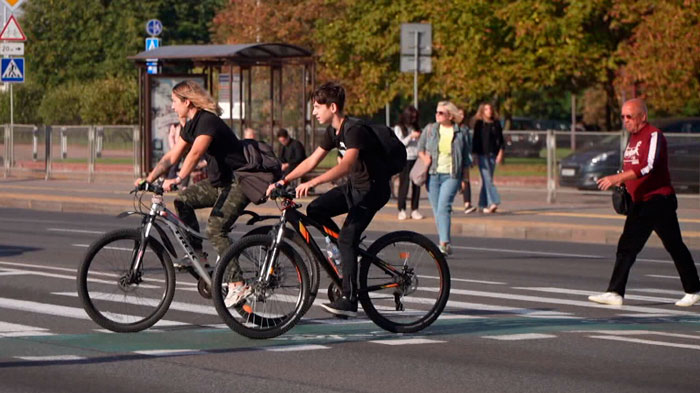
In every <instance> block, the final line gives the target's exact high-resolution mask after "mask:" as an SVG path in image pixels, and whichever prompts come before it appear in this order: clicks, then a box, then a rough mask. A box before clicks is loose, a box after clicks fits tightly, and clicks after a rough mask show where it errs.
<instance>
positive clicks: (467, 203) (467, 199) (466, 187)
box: [457, 109, 476, 214]
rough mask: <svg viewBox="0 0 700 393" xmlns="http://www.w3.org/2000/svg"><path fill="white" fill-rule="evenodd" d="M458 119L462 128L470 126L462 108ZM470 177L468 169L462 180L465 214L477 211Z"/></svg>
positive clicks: (458, 112)
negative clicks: (473, 203) (473, 201)
mask: <svg viewBox="0 0 700 393" xmlns="http://www.w3.org/2000/svg"><path fill="white" fill-rule="evenodd" d="M457 120H458V123H459V126H460V127H461V128H467V129H468V127H469V126H468V125H467V118H466V116H464V110H462V109H460V110H458V111H457ZM470 160H471V158H470ZM472 162H473V161H472ZM469 177H470V176H469V170H467V173H466V174H465V176H464V179H465V180H464V181H462V187H461V189H460V191H461V192H462V201H463V202H464V214H470V213H474V212H475V211H476V206H474V205H472V185H471V183H470V179H469Z"/></svg>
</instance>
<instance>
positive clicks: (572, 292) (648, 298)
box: [513, 287, 677, 303]
mask: <svg viewBox="0 0 700 393" xmlns="http://www.w3.org/2000/svg"><path fill="white" fill-rule="evenodd" d="M513 289H522V290H526V291H537V292H547V293H559V294H565V295H581V296H588V295H595V294H598V293H600V292H595V291H585V290H578V289H567V288H551V287H549V288H544V287H514V288H513ZM676 293H677V292H676ZM625 299H626V300H642V301H649V302H664V303H674V302H675V301H676V299H671V298H666V297H653V296H638V295H625Z"/></svg>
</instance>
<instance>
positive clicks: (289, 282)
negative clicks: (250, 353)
mask: <svg viewBox="0 0 700 393" xmlns="http://www.w3.org/2000/svg"><path fill="white" fill-rule="evenodd" d="M271 244H272V237H271V236H269V235H250V236H246V237H243V238H241V239H240V240H239V241H238V242H236V243H235V244H234V245H233V246H232V247H231V248H230V249H229V251H228V252H226V254H224V256H222V257H221V260H219V262H218V263H217V265H216V269H215V271H214V277H213V279H212V299H213V300H214V307H215V308H216V312H217V313H218V314H219V316H221V318H222V319H223V320H224V322H225V323H226V325H228V326H229V327H230V328H231V329H232V330H233V331H235V332H237V333H239V334H241V335H243V336H246V337H249V338H272V337H277V336H279V335H281V334H283V333H284V332H286V331H287V330H289V329H291V328H292V327H293V326H294V325H295V324H296V322H297V321H298V320H299V319H300V318H301V317H302V315H303V313H304V311H305V307H304V305H305V304H306V301H307V297H308V296H309V287H308V285H309V276H308V273H307V271H306V266H305V264H304V261H303V260H302V258H301V256H299V254H298V253H297V252H296V251H294V249H293V248H292V246H290V245H289V244H288V243H286V242H281V243H280V244H278V248H279V254H278V256H277V259H276V260H275V261H273V263H272V268H271V271H270V275H269V279H267V280H260V279H259V278H260V276H261V274H262V270H263V264H264V262H265V258H266V256H267V254H268V252H271V250H270V245H271ZM240 281H243V282H244V283H245V284H246V285H248V286H249V287H250V293H249V294H248V295H247V296H245V298H244V299H243V301H242V302H241V303H239V304H238V305H234V306H231V307H227V306H226V303H225V299H226V296H227V294H228V290H229V284H230V283H235V282H240Z"/></svg>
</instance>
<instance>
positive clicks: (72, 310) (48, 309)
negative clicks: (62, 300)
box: [0, 297, 188, 326]
mask: <svg viewBox="0 0 700 393" xmlns="http://www.w3.org/2000/svg"><path fill="white" fill-rule="evenodd" d="M0 308H5V309H10V310H17V311H26V312H30V313H35V314H44V315H54V316H58V317H66V318H74V319H82V320H90V317H89V316H88V315H87V314H86V313H85V310H83V309H82V308H78V307H68V306H61V305H58V304H48V303H39V302H32V301H28V300H17V299H9V298H4V297H0ZM114 315H115V316H116V317H120V315H118V314H114ZM185 325H188V324H187V323H184V322H177V321H169V320H165V319H161V320H160V321H158V322H157V323H156V326H185Z"/></svg>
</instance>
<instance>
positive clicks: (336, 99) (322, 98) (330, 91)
mask: <svg viewBox="0 0 700 393" xmlns="http://www.w3.org/2000/svg"><path fill="white" fill-rule="evenodd" d="M311 98H312V99H313V100H314V101H316V102H318V103H319V104H322V105H327V106H330V105H331V104H335V106H337V107H338V112H342V111H343V108H344V107H345V89H344V88H343V86H341V85H340V84H338V83H336V82H326V83H324V84H322V85H321V86H319V87H317V88H316V90H314V94H312V95H311Z"/></svg>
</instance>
